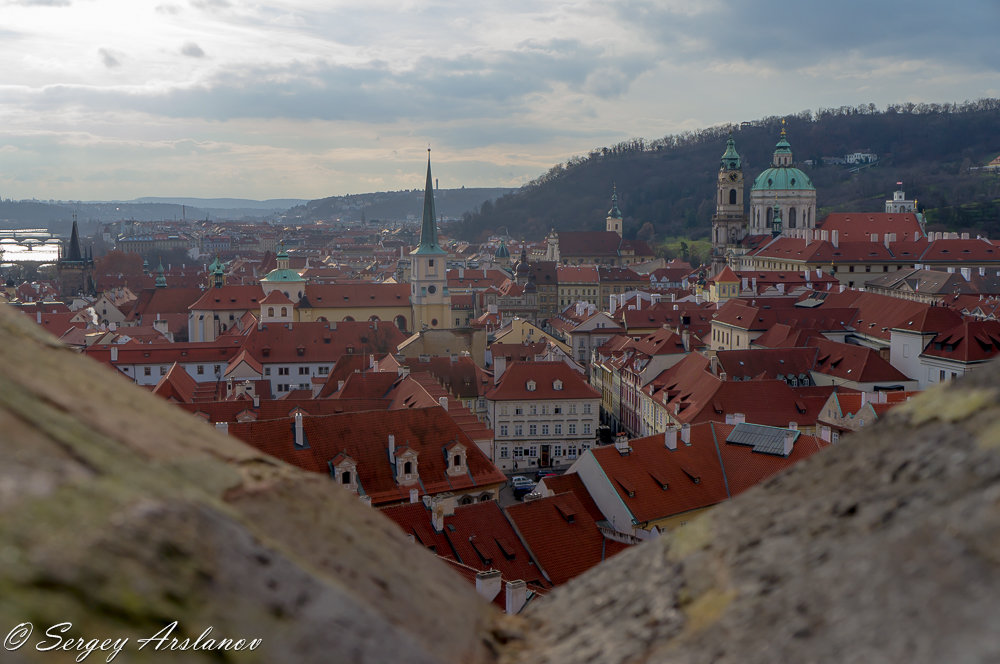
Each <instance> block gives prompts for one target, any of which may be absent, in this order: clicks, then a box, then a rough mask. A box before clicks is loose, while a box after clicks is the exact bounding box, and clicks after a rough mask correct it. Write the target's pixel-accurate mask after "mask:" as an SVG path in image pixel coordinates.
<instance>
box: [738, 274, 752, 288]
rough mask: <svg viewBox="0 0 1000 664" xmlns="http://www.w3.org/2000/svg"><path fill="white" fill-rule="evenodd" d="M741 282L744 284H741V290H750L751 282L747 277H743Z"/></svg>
mask: <svg viewBox="0 0 1000 664" xmlns="http://www.w3.org/2000/svg"><path fill="white" fill-rule="evenodd" d="M740 281H741V282H742V283H741V284H740V288H741V289H742V290H746V289H747V288H749V287H750V280H749V279H747V278H746V277H741V279H740Z"/></svg>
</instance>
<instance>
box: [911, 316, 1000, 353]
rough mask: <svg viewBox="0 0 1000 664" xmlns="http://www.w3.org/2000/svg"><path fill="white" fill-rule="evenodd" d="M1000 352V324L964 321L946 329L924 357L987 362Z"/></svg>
mask: <svg viewBox="0 0 1000 664" xmlns="http://www.w3.org/2000/svg"><path fill="white" fill-rule="evenodd" d="M998 353H1000V321H995V320H963V321H962V322H960V323H959V324H958V325H956V326H954V327H952V328H950V329H947V330H944V331H942V332H941V333H939V334H938V335H936V336H935V337H934V338H933V339H931V342H930V344H928V345H927V348H925V349H924V352H923V353H922V354H923V355H926V356H930V357H939V358H942V359H948V360H956V361H959V362H966V363H971V362H985V361H986V360H989V359H991V358H993V357H996V355H997V354H998Z"/></svg>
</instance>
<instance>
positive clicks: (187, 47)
mask: <svg viewBox="0 0 1000 664" xmlns="http://www.w3.org/2000/svg"><path fill="white" fill-rule="evenodd" d="M181 53H182V54H183V55H186V56H188V57H190V58H203V57H205V51H203V50H201V46H198V45H197V44H195V43H194V42H188V43H186V44H184V46H182V47H181Z"/></svg>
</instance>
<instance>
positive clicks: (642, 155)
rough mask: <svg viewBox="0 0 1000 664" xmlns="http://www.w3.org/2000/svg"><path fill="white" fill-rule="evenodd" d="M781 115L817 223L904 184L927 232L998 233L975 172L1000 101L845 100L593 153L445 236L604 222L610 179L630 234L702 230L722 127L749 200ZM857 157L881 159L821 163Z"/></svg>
mask: <svg viewBox="0 0 1000 664" xmlns="http://www.w3.org/2000/svg"><path fill="white" fill-rule="evenodd" d="M782 120H785V122H786V125H785V128H786V131H787V133H788V139H789V141H790V143H791V145H792V150H793V153H794V157H795V162H796V166H798V167H799V168H801V169H802V170H804V171H805V172H806V173H807V174H808V175H809V177H810V178H811V179H812V181H813V184H815V185H816V190H817V202H818V205H819V208H820V209H819V215H818V218H820V219H821V218H822V217H823V216H825V215H826V214H827V213H829V212H834V211H844V212H847V211H850V212H882V211H884V209H885V202H884V201H885V200H886V199H887V198H891V197H892V192H893V191H894V190H895V189H896V182H897V181H902V182H903V183H904V189H905V190H906V193H907V196H908V197H910V198H912V197H916V198H917V200H918V204H919V207H920V208H921V209H922V210H923V211H924V212H925V213H926V214H927V218H928V222H929V223H930V224H931V227H932V230H958V229H960V228H961V229H965V230H971V231H973V232H980V233H984V234H987V235H991V236H993V237H998V238H1000V175H997V174H990V173H987V172H985V171H980V170H971V168H972V167H978V166H982V165H985V164H987V163H989V161H990V160H992V159H993V158H995V157H996V156H997V155H998V154H1000V99H981V100H978V101H975V102H965V103H962V104H900V105H890V106H888V107H887V108H885V109H881V110H880V109H878V108H876V107H875V105H874V104H870V105H863V106H858V107H847V106H844V107H841V108H837V109H821V110H819V111H816V112H812V111H803V112H801V113H798V114H796V115H790V116H785V117H784V118H780V117H768V118H764V119H761V120H757V121H753V122H743V123H741V125H739V126H736V125H733V126H720V127H711V128H707V129H703V130H701V131H698V132H686V133H683V134H679V135H671V136H666V137H664V138H660V139H656V140H652V141H647V140H644V139H634V140H631V141H628V142H624V143H619V144H618V145H615V146H612V147H609V148H596V149H594V150H591V151H590V153H589V154H587V155H585V156H578V157H574V158H572V159H570V160H569V161H568V162H567V163H565V164H557V165H556V166H554V167H553V168H552V169H550V170H549V172H547V173H545V174H544V175H542V176H541V177H539V178H537V179H536V180H534V181H533V182H531V183H529V184H527V185H525V186H524V187H522V188H521V189H519V190H518V191H517V192H515V193H512V194H508V195H506V196H503V197H501V198H500V199H498V200H497V201H495V202H493V203H485V204H483V205H482V206H481V208H480V210H479V211H478V212H476V213H471V214H467V215H465V216H464V218H463V220H462V221H461V222H460V223H457V224H455V225H454V226H452V228H451V232H452V233H454V234H456V235H457V236H459V237H464V238H466V239H470V240H475V239H482V238H484V237H485V236H488V235H489V234H491V233H492V232H495V231H496V230H497V229H502V228H504V227H506V229H507V231H508V232H509V233H510V234H511V235H513V236H515V237H525V238H528V239H540V238H541V237H543V236H544V235H545V234H546V233H547V232H548V231H549V229H550V228H556V229H557V230H558V229H579V230H594V229H603V228H604V223H605V221H604V220H605V217H606V215H607V211H608V209H609V207H610V197H611V189H612V183H615V184H616V185H617V189H618V205H619V208H620V209H621V211H622V213H623V214H624V217H625V236H626V237H636V236H638V237H640V238H642V239H646V240H655V239H657V238H663V237H666V236H678V235H681V236H688V237H691V238H699V237H707V236H708V233H709V229H710V225H711V218H712V214H713V213H714V211H715V207H714V195H715V182H716V172H717V171H718V168H719V158H720V157H721V156H722V153H723V152H724V151H725V147H726V138H727V136H728V134H729V133H730V131H732V133H733V135H734V138H735V140H736V148H737V150H738V151H739V153H740V155H741V157H742V159H743V172H744V174H745V177H746V181H747V186H746V192H745V195H746V197H747V200H749V193H750V186H751V184H752V182H753V179H754V178H755V177H756V176H757V174H759V173H760V172H761V171H762V170H763V169H765V168H767V167H769V166H770V163H771V157H772V153H773V151H774V144H775V143H776V142H777V140H778V136H779V133H780V131H781V121H782ZM855 152H872V153H874V154H876V155H877V156H878V161H877V163H875V164H873V165H871V166H868V167H864V168H861V169H860V170H857V169H854V170H852V167H851V166H849V165H840V164H831V163H829V159H828V160H827V163H825V164H824V157H827V158H829V157H843V156H844V155H846V154H850V153H855ZM806 160H812V161H813V163H814V165H812V166H808V165H805V164H804V162H805V161H806Z"/></svg>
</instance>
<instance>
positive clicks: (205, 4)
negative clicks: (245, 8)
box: [191, 0, 233, 11]
mask: <svg viewBox="0 0 1000 664" xmlns="http://www.w3.org/2000/svg"><path fill="white" fill-rule="evenodd" d="M191 6H192V7H194V8H195V9H206V10H209V11H212V10H216V9H228V8H229V7H232V6H233V3H231V2H229V0H191Z"/></svg>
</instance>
